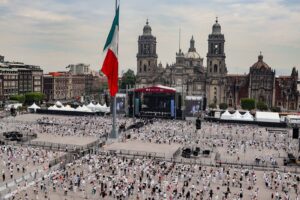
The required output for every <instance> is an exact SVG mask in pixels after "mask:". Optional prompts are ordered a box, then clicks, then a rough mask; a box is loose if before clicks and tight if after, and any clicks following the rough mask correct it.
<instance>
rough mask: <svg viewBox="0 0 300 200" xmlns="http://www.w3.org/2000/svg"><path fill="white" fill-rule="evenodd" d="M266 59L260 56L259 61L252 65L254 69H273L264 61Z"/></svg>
mask: <svg viewBox="0 0 300 200" xmlns="http://www.w3.org/2000/svg"><path fill="white" fill-rule="evenodd" d="M263 59H264V57H263V55H262V54H260V55H259V56H258V61H257V62H256V63H254V64H253V65H252V67H251V68H254V69H271V67H269V65H268V64H267V63H265V62H264V61H263Z"/></svg>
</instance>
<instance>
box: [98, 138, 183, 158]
mask: <svg viewBox="0 0 300 200" xmlns="http://www.w3.org/2000/svg"><path fill="white" fill-rule="evenodd" d="M181 147H182V145H179V144H171V145H169V144H155V143H146V142H140V141H128V142H115V143H111V144H107V145H105V146H104V150H106V151H116V153H120V154H127V155H139V156H149V155H151V156H153V157H160V158H173V157H174V155H175V153H176V152H177V151H178V150H179V149H180V148H181Z"/></svg>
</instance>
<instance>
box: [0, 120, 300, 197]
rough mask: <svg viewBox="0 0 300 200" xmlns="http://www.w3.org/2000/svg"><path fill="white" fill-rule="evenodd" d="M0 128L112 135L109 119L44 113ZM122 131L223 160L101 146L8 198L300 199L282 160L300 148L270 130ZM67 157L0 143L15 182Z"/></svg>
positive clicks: (205, 126) (187, 127)
mask: <svg viewBox="0 0 300 200" xmlns="http://www.w3.org/2000/svg"><path fill="white" fill-rule="evenodd" d="M133 123H134V121H133V119H129V118H119V119H118V125H117V127H119V126H122V127H128V126H130V125H131V124H133ZM0 128H2V130H5V131H8V130H11V129H14V130H15V131H20V132H23V133H36V134H39V133H43V134H49V135H54V136H58V137H64V136H78V137H79V139H80V137H86V136H92V137H97V138H100V137H107V135H108V133H109V131H110V130H111V118H109V117H105V116H83V117H82V116H81V117H57V116H47V117H46V116H41V117H39V118H38V119H37V120H34V121H31V122H26V121H5V122H3V121H2V122H0ZM124 131H125V132H124V133H120V140H122V141H124V142H126V141H127V140H133V141H139V142H141V143H156V144H169V145H172V144H179V145H181V146H182V147H191V148H194V147H199V148H200V149H202V150H203V149H211V150H213V152H215V153H218V154H219V155H220V158H219V160H221V161H223V165H218V163H217V162H215V163H212V165H209V166H208V165H200V164H197V163H193V162H190V163H189V164H187V162H179V161H178V160H176V162H174V161H173V162H172V161H166V160H165V159H163V158H159V159H158V158H154V157H134V156H127V157H125V156H124V155H117V154H115V153H112V152H106V151H105V150H104V149H100V150H99V151H96V152H94V153H93V154H92V153H88V154H87V155H85V156H83V157H81V158H79V159H75V160H74V161H73V162H71V163H69V164H66V165H65V164H62V163H61V164H60V168H59V169H55V170H54V171H53V170H50V169H47V170H46V169H45V172H46V175H45V176H43V177H42V178H41V179H35V180H33V181H32V182H30V183H28V182H21V183H20V184H19V185H18V186H17V188H15V189H14V190H12V191H11V193H9V194H8V195H7V196H6V197H7V199H11V200H12V199H13V200H21V199H22V200H23V199H25V200H31V199H51V200H52V199H54V200H56V199H64V200H67V199H72V200H77V199H117V200H121V199H122V200H123V199H124V200H125V199H134V200H161V199H162V200H176V199H178V200H179V199H188V200H198V199H203V200H207V199H208V200H227V199H228V200H229V199H235V200H242V199H249V200H258V199H275V200H279V199H284V200H291V199H295V200H300V174H297V173H291V172H288V170H287V171H286V172H283V170H282V169H283V168H282V167H283V166H282V157H283V156H285V155H286V154H287V152H295V151H296V150H298V149H297V148H298V147H297V143H295V142H293V141H291V139H290V137H289V135H288V134H286V133H283V132H282V133H281V132H278V133H276V134H271V133H270V131H268V130H267V129H266V128H264V127H259V126H254V125H232V124H218V123H211V122H202V127H201V129H200V130H196V129H195V124H194V123H193V122H191V121H177V120H160V119H156V120H151V121H149V122H148V123H144V124H143V126H138V128H137V127H135V128H130V129H126V128H124ZM63 153H64V152H53V151H48V150H44V149H42V148H32V147H20V146H15V145H4V146H0V159H1V163H0V167H1V170H2V182H3V183H4V182H6V181H7V180H9V179H15V178H16V177H18V176H21V175H22V174H24V173H26V172H27V171H28V170H30V169H33V168H34V167H36V166H48V164H49V162H50V161H51V160H53V159H55V158H57V157H58V156H61V155H62V154H63ZM179 156H180V155H179ZM224 161H228V162H240V163H247V162H250V163H251V164H257V165H258V164H262V165H264V164H268V165H273V166H276V167H277V168H274V169H272V170H269V171H268V170H267V169H265V171H259V170H257V169H253V168H252V167H247V166H245V165H244V166H241V165H228V164H224ZM48 170H49V171H48ZM0 183H1V182H0ZM0 185H1V184H0Z"/></svg>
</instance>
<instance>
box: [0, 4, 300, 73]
mask: <svg viewBox="0 0 300 200" xmlns="http://www.w3.org/2000/svg"><path fill="white" fill-rule="evenodd" d="M3 2H6V5H5V6H3V7H2V10H3V9H4V11H5V13H2V18H1V16H0V18H1V20H0V26H1V28H2V30H5V31H1V32H0V37H1V41H0V46H1V49H0V51H1V54H4V55H5V56H7V57H8V58H9V59H13V60H18V59H19V58H20V60H21V61H24V62H28V63H32V64H39V65H41V66H43V67H44V68H45V70H46V71H53V70H52V68H53V66H56V67H59V66H60V67H61V69H63V68H64V66H66V65H68V64H69V63H76V62H86V63H90V64H91V65H92V66H94V68H95V69H96V68H98V69H99V68H100V66H101V62H102V60H103V55H102V48H103V43H104V42H105V39H106V37H107V33H108V31H109V28H110V25H111V21H112V18H113V5H112V3H111V2H110V1H105V2H101V1H98V0H90V1H88V2H86V1H77V0H74V1H72V3H67V2H64V1H56V0H44V1H32V0H28V1H26V3H24V2H22V1H20V0H10V1H9V2H8V1H7V0H0V4H1V3H3ZM11 2H12V3H11ZM121 3H122V4H121V16H120V23H121V26H120V64H121V66H122V67H125V68H129V67H130V68H133V69H134V70H135V68H136V67H135V66H136V53H137V39H138V36H139V35H140V34H141V33H142V29H143V26H144V24H145V21H146V18H149V19H150V25H151V26H152V30H153V34H154V35H155V36H156V37H157V41H158V44H157V51H158V56H159V58H158V60H159V61H162V63H163V64H165V63H167V62H168V63H172V62H174V61H175V52H176V51H177V50H178V30H179V27H181V29H182V40H181V41H182V50H184V51H187V49H188V45H189V40H190V37H191V36H192V35H194V37H195V40H196V48H197V50H198V52H199V53H200V55H201V56H202V57H205V56H206V53H207V37H208V34H209V33H210V32H211V27H212V25H213V23H214V20H215V17H216V16H219V19H220V20H219V21H220V23H221V25H222V32H223V33H224V34H225V38H226V55H227V59H226V62H227V66H228V69H229V71H230V72H241V73H243V72H248V70H249V69H248V68H249V66H251V65H252V64H253V63H254V62H255V61H256V59H257V55H258V53H259V51H263V54H264V57H265V60H266V62H267V63H268V64H269V65H270V66H272V67H274V68H275V69H276V71H277V72H278V71H279V72H280V73H290V71H291V67H292V66H294V65H297V66H300V60H299V56H298V54H299V52H300V38H299V35H300V27H299V19H300V12H298V11H296V10H293V9H292V8H291V6H286V5H284V4H283V1H281V0H254V1H252V0H251V1H250V0H248V1H240V0H230V1H223V0H212V1H209V2H208V1H199V0H189V1H184V2H182V1H181V2H179V1H178V0H176V1H175V0H174V1H172V3H170V1H160V0H149V1H146V2H144V1H140V0H131V1H122V2H121ZM5 7H8V8H7V9H6V10H5ZM0 9H1V7H0ZM3 16H5V18H4V17H3ZM123 69H124V68H123ZM286 69H288V71H286Z"/></svg>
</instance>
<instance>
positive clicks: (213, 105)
mask: <svg viewBox="0 0 300 200" xmlns="http://www.w3.org/2000/svg"><path fill="white" fill-rule="evenodd" d="M208 107H209V108H211V109H215V108H217V105H216V104H215V103H211V104H209V105H208Z"/></svg>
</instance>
